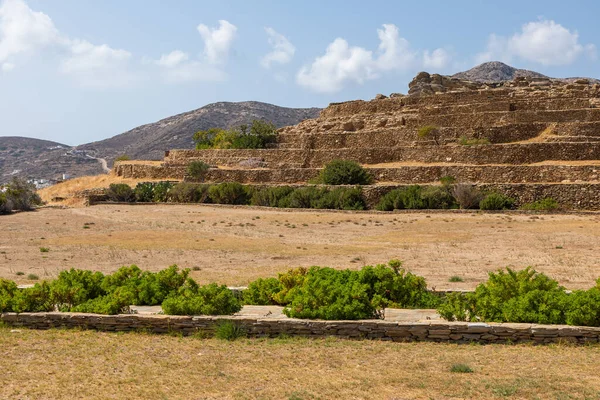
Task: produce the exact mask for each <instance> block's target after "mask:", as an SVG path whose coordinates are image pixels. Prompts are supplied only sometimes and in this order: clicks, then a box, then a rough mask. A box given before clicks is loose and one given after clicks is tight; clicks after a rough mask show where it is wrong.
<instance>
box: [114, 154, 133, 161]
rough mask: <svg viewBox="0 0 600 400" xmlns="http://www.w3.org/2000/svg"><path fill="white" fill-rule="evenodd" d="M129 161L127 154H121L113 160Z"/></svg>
mask: <svg viewBox="0 0 600 400" xmlns="http://www.w3.org/2000/svg"><path fill="white" fill-rule="evenodd" d="M129 160H131V157H129V156H128V155H127V154H121V155H120V156H118V157H117V158H115V161H129Z"/></svg>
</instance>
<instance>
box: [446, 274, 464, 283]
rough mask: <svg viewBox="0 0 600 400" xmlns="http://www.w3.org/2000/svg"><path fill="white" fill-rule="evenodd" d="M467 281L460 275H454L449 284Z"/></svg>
mask: <svg viewBox="0 0 600 400" xmlns="http://www.w3.org/2000/svg"><path fill="white" fill-rule="evenodd" d="M464 281H465V280H464V279H463V278H461V277H460V276H458V275H452V276H451V277H450V279H448V282H464Z"/></svg>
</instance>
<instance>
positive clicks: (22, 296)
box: [12, 282, 54, 313]
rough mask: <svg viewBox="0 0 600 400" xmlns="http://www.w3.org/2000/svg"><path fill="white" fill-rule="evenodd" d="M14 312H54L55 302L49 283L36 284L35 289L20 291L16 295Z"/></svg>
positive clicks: (13, 306)
mask: <svg viewBox="0 0 600 400" xmlns="http://www.w3.org/2000/svg"><path fill="white" fill-rule="evenodd" d="M12 311H13V312H17V313H22V312H49V311H54V302H53V301H52V295H51V293H50V285H49V284H48V283H47V282H42V283H36V284H35V286H34V287H32V288H27V289H20V290H17V291H16V292H15V293H14V297H13V304H12Z"/></svg>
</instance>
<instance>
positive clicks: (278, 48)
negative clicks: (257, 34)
mask: <svg viewBox="0 0 600 400" xmlns="http://www.w3.org/2000/svg"><path fill="white" fill-rule="evenodd" d="M265 32H267V35H268V36H269V45H271V47H273V50H272V51H271V52H269V53H268V54H266V55H265V56H264V57H263V58H262V59H261V61H260V63H261V65H262V66H263V67H265V68H270V67H271V64H273V63H277V64H287V63H289V62H290V61H291V60H292V57H294V53H295V52H296V48H295V47H294V45H293V44H292V43H291V42H290V41H289V40H288V39H287V38H286V37H285V36H283V35H282V34H280V33H278V32H276V31H275V30H274V29H273V28H265Z"/></svg>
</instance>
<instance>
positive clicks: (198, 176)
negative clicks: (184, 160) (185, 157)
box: [187, 161, 210, 182]
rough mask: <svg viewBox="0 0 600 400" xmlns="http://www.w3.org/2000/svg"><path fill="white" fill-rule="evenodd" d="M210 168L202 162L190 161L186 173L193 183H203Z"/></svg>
mask: <svg viewBox="0 0 600 400" xmlns="http://www.w3.org/2000/svg"><path fill="white" fill-rule="evenodd" d="M209 169H210V166H209V165H208V164H207V163H205V162H204V161H192V162H191V163H189V165H188V167H187V173H188V175H189V176H190V178H192V179H193V180H195V181H201V182H202V181H204V177H205V176H206V173H207V172H208V170H209Z"/></svg>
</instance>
